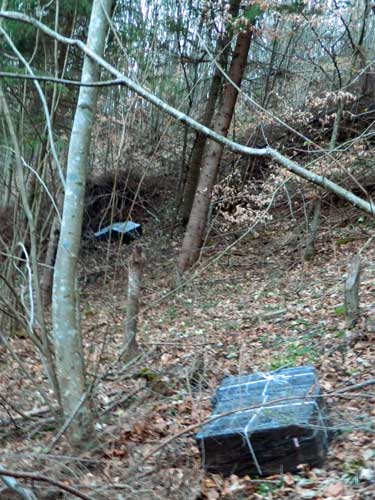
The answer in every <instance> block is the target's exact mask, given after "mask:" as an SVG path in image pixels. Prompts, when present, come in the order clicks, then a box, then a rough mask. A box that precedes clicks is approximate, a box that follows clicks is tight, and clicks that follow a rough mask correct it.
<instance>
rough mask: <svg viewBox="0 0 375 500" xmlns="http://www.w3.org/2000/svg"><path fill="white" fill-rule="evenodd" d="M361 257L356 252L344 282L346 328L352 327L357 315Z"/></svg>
mask: <svg viewBox="0 0 375 500" xmlns="http://www.w3.org/2000/svg"><path fill="white" fill-rule="evenodd" d="M360 273H361V258H360V256H359V255H358V254H356V255H355V256H354V258H353V260H352V262H351V264H350V267H349V272H348V277H347V279H346V283H345V317H346V324H347V327H348V328H353V327H354V326H355V324H356V323H357V320H358V316H359V283H360Z"/></svg>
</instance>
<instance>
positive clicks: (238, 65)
mask: <svg viewBox="0 0 375 500" xmlns="http://www.w3.org/2000/svg"><path fill="white" fill-rule="evenodd" d="M251 37H252V31H251V30H250V29H248V30H247V31H245V32H242V33H240V34H239V35H238V38H237V43H236V48H235V50H234V54H233V58H232V62H231V66H230V69H229V79H230V80H231V81H233V82H234V84H235V85H237V86H240V85H241V81H242V77H243V74H244V71H245V67H246V60H247V55H248V52H249V48H250V42H251ZM237 95H238V91H237V89H236V87H235V86H233V85H232V84H231V83H229V82H227V83H226V85H225V88H224V91H223V98H222V106H221V108H220V109H219V110H218V112H217V113H216V116H215V119H214V123H215V126H214V131H215V132H217V133H219V134H221V135H223V136H227V135H228V130H229V127H230V124H231V121H232V116H233V112H234V107H235V104H236V100H237ZM223 149H224V146H223V144H219V143H217V142H213V141H211V140H210V141H209V142H208V144H207V146H206V150H205V154H204V158H203V160H202V168H201V173H200V177H199V182H198V187H197V191H196V194H195V197H194V203H193V207H192V210H191V213H190V217H189V223H188V226H187V228H186V232H185V236H184V241H183V244H182V249H181V253H180V256H179V261H178V268H179V271H180V273H183V272H184V271H186V269H187V268H188V267H190V266H191V265H193V264H194V262H195V261H196V260H197V258H198V256H199V252H200V247H201V245H202V242H203V238H204V232H205V229H206V223H207V214H208V208H209V204H210V200H211V196H212V189H213V187H214V184H215V181H216V177H217V173H218V170H219V166H220V160H221V156H222V152H223Z"/></svg>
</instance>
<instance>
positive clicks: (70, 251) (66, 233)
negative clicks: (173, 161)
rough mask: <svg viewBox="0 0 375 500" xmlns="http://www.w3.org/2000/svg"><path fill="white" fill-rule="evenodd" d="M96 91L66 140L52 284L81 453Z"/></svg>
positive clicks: (89, 431)
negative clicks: (85, 227) (85, 234)
mask: <svg viewBox="0 0 375 500" xmlns="http://www.w3.org/2000/svg"><path fill="white" fill-rule="evenodd" d="M111 4H112V0H94V2H93V6H92V12H91V18H90V25H89V33H88V39H87V45H88V47H89V48H90V49H91V50H92V51H93V52H94V53H96V54H98V55H99V56H102V55H103V52H104V43H105V36H106V32H107V18H106V14H105V13H107V14H108V15H109V13H110V8H111ZM99 74H100V71H99V66H98V65H97V64H96V63H95V62H93V60H92V59H90V58H89V57H87V56H85V59H84V64H83V70H82V81H84V82H94V81H97V80H98V79H99ZM96 102H97V88H95V87H81V88H80V92H79V98H78V103H77V109H76V113H75V116H74V122H73V129H72V134H71V138H70V144H69V152H68V164H67V176H66V190H65V198H64V208H63V216H62V223H61V232H60V239H59V245H58V250H57V256H56V264H55V272H54V282H53V303H52V317H53V340H54V347H55V354H56V369H57V376H58V381H59V386H60V392H61V401H62V411H63V415H64V418H65V419H69V417H70V416H71V415H72V414H73V413H75V415H76V416H75V418H74V419H73V421H72V423H71V424H70V426H69V427H68V431H67V434H68V438H69V440H70V441H71V443H72V444H73V445H74V446H76V447H82V446H85V445H87V444H88V442H89V441H90V440H91V439H92V438H93V436H94V419H93V414H92V411H91V405H90V399H89V397H86V398H85V391H86V380H85V366H84V358H83V349H82V338H81V328H80V317H79V302H78V289H77V277H76V267H77V260H78V253H79V248H80V242H81V230H82V217H83V204H84V194H85V182H86V166H87V163H88V156H89V147H90V140H91V130H92V126H93V123H94V117H95V108H96Z"/></svg>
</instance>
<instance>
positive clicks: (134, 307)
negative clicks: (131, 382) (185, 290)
mask: <svg viewBox="0 0 375 500" xmlns="http://www.w3.org/2000/svg"><path fill="white" fill-rule="evenodd" d="M145 263H146V255H145V253H144V251H143V248H142V247H141V245H135V246H134V250H133V252H132V254H131V256H130V259H129V274H128V304H127V310H126V318H125V351H124V356H123V359H124V360H126V361H129V360H130V359H133V358H135V357H136V356H138V354H139V353H140V348H139V347H138V343H137V338H136V335H137V323H138V312H139V295H140V293H141V284H142V273H143V268H144V265H145Z"/></svg>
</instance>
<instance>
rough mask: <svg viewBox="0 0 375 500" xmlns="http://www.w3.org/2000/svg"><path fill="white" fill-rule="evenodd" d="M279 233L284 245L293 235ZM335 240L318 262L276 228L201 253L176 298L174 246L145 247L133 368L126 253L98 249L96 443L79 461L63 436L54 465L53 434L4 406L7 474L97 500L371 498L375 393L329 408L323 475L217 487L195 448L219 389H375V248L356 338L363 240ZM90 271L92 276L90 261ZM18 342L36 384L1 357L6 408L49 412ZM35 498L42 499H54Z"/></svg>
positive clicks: (348, 396)
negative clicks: (350, 308) (351, 320)
mask: <svg viewBox="0 0 375 500" xmlns="http://www.w3.org/2000/svg"><path fill="white" fill-rule="evenodd" d="M283 224H284V226H285V227H284V228H283V230H284V229H285V233H287V232H288V231H293V228H291V227H289V226H290V224H289V223H287V222H285V220H284V221H283ZM334 231H335V230H334ZM334 231H332V230H331V228H330V227H327V228H322V230H321V232H320V234H319V241H318V245H317V255H316V257H315V259H314V260H313V261H312V262H309V263H305V262H304V261H303V259H302V257H301V255H302V251H301V250H300V249H297V250H295V249H293V251H292V250H291V248H289V247H288V244H285V245H281V244H276V243H275V245H274V247H272V241H273V240H272V238H274V240H275V242H277V236H278V234H280V228H279V230H278V234H273V235H272V234H270V233H269V232H268V233H267V235H264V236H262V235H260V236H259V237H257V238H249V239H248V240H245V241H243V242H241V244H240V245H239V246H238V247H235V249H233V250H232V251H231V253H230V255H229V256H228V255H227V256H224V257H223V258H222V259H219V260H217V261H216V262H214V263H211V264H210V265H208V266H207V264H208V263H209V262H210V259H211V257H213V256H216V255H217V252H218V251H219V250H220V245H218V244H216V247H215V249H214V250H211V252H215V253H212V254H211V255H210V253H207V254H206V255H204V257H202V259H201V262H200V264H199V268H197V269H198V270H197V272H196V273H195V274H194V270H193V271H192V273H191V274H190V275H189V276H188V280H187V282H186V284H185V286H184V287H182V288H180V289H178V290H177V291H175V292H174V293H170V291H171V286H170V285H171V278H170V276H171V266H170V262H171V245H170V242H168V241H167V240H162V241H160V242H159V243H160V244H159V245H158V248H156V245H155V242H154V241H153V240H152V239H151V238H149V239H147V238H146V237H145V238H144V240H143V242H144V245H145V247H146V251H147V252H148V266H147V269H146V274H145V283H144V289H143V295H142V305H143V307H142V311H141V315H140V318H139V334H138V338H139V343H140V345H141V346H142V347H143V349H144V355H143V357H142V358H141V359H140V360H138V361H137V362H136V363H135V364H134V365H132V366H131V367H130V368H128V369H125V370H124V367H123V366H122V365H121V363H119V362H118V360H117V354H118V352H119V350H120V349H121V346H122V341H123V331H122V321H123V319H124V316H125V312H126V254H128V251H129V247H127V248H126V249H124V248H122V249H118V248H117V247H115V245H113V249H111V251H113V252H116V254H117V256H118V257H119V258H118V259H116V264H115V265H114V264H111V265H109V264H108V261H106V252H107V249H106V247H105V245H104V244H101V245H99V246H98V248H97V249H96V256H97V258H96V259H95V264H94V263H93V261H92V260H91V261H90V265H91V266H94V265H95V266H98V262H99V263H100V265H101V266H107V276H108V278H107V281H106V282H105V281H104V278H103V275H100V276H99V277H98V280H97V281H96V282H95V283H89V284H87V285H85V287H84V288H83V290H82V300H81V303H82V306H81V308H82V326H83V335H84V342H85V351H86V355H87V360H88V373H89V376H90V375H91V376H94V375H95V374H96V375H97V376H99V377H101V380H100V382H99V383H98V385H97V388H96V393H95V404H96V408H95V410H96V412H97V414H98V425H97V427H98V435H99V442H98V445H97V446H96V448H95V449H93V450H91V451H89V452H85V453H84V454H81V455H79V456H74V454H73V453H72V451H71V450H70V448H69V445H68V444H67V443H66V441H65V440H64V438H63V439H61V440H60V441H59V442H58V443H57V445H56V446H55V448H54V449H53V450H51V451H50V452H49V453H45V451H46V448H47V446H48V443H50V442H51V440H52V439H53V437H54V435H55V434H56V432H57V429H56V427H55V426H54V425H53V424H51V422H50V421H48V419H46V418H39V417H38V418H35V421H34V422H33V425H30V423H25V422H24V420H23V419H22V418H20V419H17V418H16V416H17V415H16V414H15V412H14V411H12V410H11V409H9V408H8V409H7V411H5V409H4V407H2V408H1V410H0V411H1V419H2V421H4V424H3V430H2V453H1V455H2V458H1V462H2V464H3V465H6V466H7V467H9V468H12V467H13V468H14V469H15V470H19V469H22V470H30V471H34V472H36V471H38V472H41V473H43V474H45V475H50V476H51V477H53V478H55V479H59V480H63V481H66V482H67V484H71V485H74V486H75V487H78V488H81V490H82V491H83V492H85V493H86V494H90V495H91V496H92V497H93V498H97V499H101V498H103V499H104V498H135V497H138V498H145V499H148V498H162V499H166V498H168V499H176V500H178V499H181V500H182V499H193V498H196V499H207V500H211V499H219V498H228V499H229V498H234V499H241V498H249V499H271V500H278V499H290V500H294V499H295V500H297V499H301V498H302V499H303V498H311V499H316V500H319V499H325V500H329V499H343V500H345V499H350V500H352V499H354V500H362V499H363V500H367V499H369V500H370V499H372V498H374V496H375V472H374V471H375V446H374V417H375V410H374V398H375V392H374V387H373V386H368V387H363V388H360V389H358V390H355V391H350V392H346V393H345V392H344V393H343V394H341V395H340V397H335V396H334V395H332V396H329V397H327V402H328V404H329V408H330V419H331V425H332V427H333V428H334V429H335V430H336V431H337V432H336V435H335V438H334V440H333V442H332V443H331V446H330V450H329V454H328V458H327V460H326V463H325V464H324V466H323V467H322V468H320V469H309V468H308V467H307V466H305V465H304V464H301V466H300V468H299V470H298V472H297V473H284V474H280V475H276V476H272V477H268V478H257V477H249V476H245V477H241V478H240V477H237V476H235V475H232V476H230V477H229V478H222V477H220V476H217V475H212V474H206V473H205V472H204V471H203V469H202V465H201V460H200V456H199V452H198V449H197V447H196V444H195V440H194V434H195V432H196V431H197V430H198V426H199V423H200V422H202V421H203V420H204V419H206V418H207V417H208V416H209V415H210V411H211V398H212V395H213V392H214V390H215V388H216V387H217V385H218V384H219V383H220V381H221V379H222V378H223V377H225V376H227V375H237V374H241V373H248V372H253V371H269V370H273V369H277V368H280V367H283V366H299V365H302V364H313V365H314V366H315V367H316V368H317V370H318V373H319V380H320V382H321V385H322V387H323V390H324V391H326V392H327V393H328V392H330V393H332V392H334V391H336V390H338V389H342V388H345V387H349V386H351V385H354V384H359V383H361V382H363V381H366V380H368V379H371V378H373V377H374V371H373V366H375V355H374V351H375V347H374V346H375V343H374V339H375V333H374V328H373V324H374V320H373V318H374V313H375V306H374V301H373V298H374V291H375V279H374V275H375V264H374V263H375V248H374V245H370V246H369V247H368V248H367V249H366V251H365V252H364V253H363V255H362V262H363V273H362V280H361V282H362V285H361V289H360V294H361V297H360V305H361V317H360V320H359V322H358V325H357V326H356V327H355V328H354V329H353V330H351V331H349V330H347V328H346V325H345V318H344V315H343V309H342V306H343V303H344V297H343V287H344V280H345V273H346V269H347V265H348V262H349V260H350V258H351V257H352V256H353V255H354V253H355V252H356V251H358V250H359V248H360V245H361V244H363V241H362V242H360V241H357V240H355V239H354V240H353V241H351V240H350V241H349V242H348V243H347V244H345V245H344V244H340V245H335V244H334V242H335V238H336V237H337V238H338V237H339V235H340V233H339V231H338V230H337V236H336V235H335V232H334ZM172 246H173V245H172ZM224 248H225V246H224V245H223V249H224ZM120 252H121V253H120ZM172 253H173V250H172ZM83 258H84V257H83ZM81 265H82V269H81V272H82V273H83V272H85V271H84V270H85V262H84V261H83V262H82V264H81ZM89 271H90V272H92V271H94V269H90V270H89ZM163 296H166V298H165V299H161V298H162V297H163ZM11 342H12V346H13V348H14V350H15V352H16V353H17V354H18V355H19V357H20V358H21V359H24V360H26V362H27V366H28V370H29V372H30V373H31V374H32V380H29V379H27V378H23V377H22V376H21V375H20V374H19V371H18V370H17V364H16V363H15V362H14V361H12V360H10V359H7V358H6V355H5V354H4V353H3V352H2V353H1V371H0V388H1V394H2V399H4V400H9V401H10V402H12V404H13V406H14V407H15V408H16V409H18V410H19V411H20V412H30V411H32V410H35V409H38V408H41V407H43V402H42V401H41V398H40V396H39V395H38V394H37V393H36V392H35V386H34V385H33V384H37V385H39V386H41V387H44V389H45V390H46V391H48V386H47V384H46V381H45V377H44V375H43V373H42V371H41V367H40V363H39V360H38V359H37V358H36V356H35V354H34V353H33V352H32V351H31V349H30V348H29V345H28V342H27V340H26V339H22V338H18V337H17V338H13V339H12V340H11ZM128 396H129V397H128ZM9 414H11V415H12V418H9ZM42 415H44V414H43V413H42ZM13 416H14V418H13ZM12 419H13V421H12ZM38 491H40V492H41V498H43V496H42V495H43V494H44V495H45V497H46V498H47V496H46V495H47V494H48V493H49V490H48V488H47V487H45V489H43V488H40V490H38ZM56 498H58V497H56Z"/></svg>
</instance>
